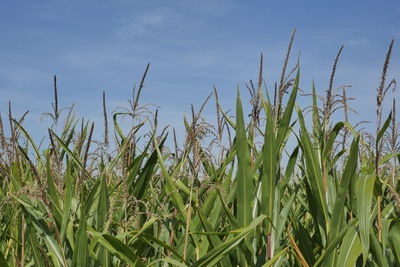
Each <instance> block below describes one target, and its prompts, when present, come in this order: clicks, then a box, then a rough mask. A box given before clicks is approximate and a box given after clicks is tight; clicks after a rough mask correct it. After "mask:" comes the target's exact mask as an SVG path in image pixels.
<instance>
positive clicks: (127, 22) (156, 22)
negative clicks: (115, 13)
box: [117, 8, 177, 39]
mask: <svg viewBox="0 0 400 267" xmlns="http://www.w3.org/2000/svg"><path fill="white" fill-rule="evenodd" d="M176 17H177V13H176V12H175V11H173V10H171V9H168V8H156V9H154V10H151V11H147V12H145V13H143V14H135V15H132V16H130V17H127V18H124V19H123V20H122V25H121V26H120V28H119V29H117V36H118V37H120V38H123V39H125V38H128V37H132V36H137V35H148V34H153V33H154V31H160V30H162V29H165V28H168V27H169V26H170V25H171V23H173V22H174V21H176Z"/></svg>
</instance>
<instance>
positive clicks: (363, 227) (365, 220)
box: [357, 174, 375, 265]
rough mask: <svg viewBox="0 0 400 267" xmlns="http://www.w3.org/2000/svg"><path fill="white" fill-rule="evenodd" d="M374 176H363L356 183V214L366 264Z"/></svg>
mask: <svg viewBox="0 0 400 267" xmlns="http://www.w3.org/2000/svg"><path fill="white" fill-rule="evenodd" d="M374 183H375V175H372V174H367V175H365V174H363V175H361V176H360V177H358V182H357V214H358V225H359V227H360V230H359V231H360V238H361V245H362V251H363V262H364V265H365V263H366V260H367V257H368V251H369V245H370V240H369V236H370V228H371V219H370V216H371V204H372V196H373V193H374Z"/></svg>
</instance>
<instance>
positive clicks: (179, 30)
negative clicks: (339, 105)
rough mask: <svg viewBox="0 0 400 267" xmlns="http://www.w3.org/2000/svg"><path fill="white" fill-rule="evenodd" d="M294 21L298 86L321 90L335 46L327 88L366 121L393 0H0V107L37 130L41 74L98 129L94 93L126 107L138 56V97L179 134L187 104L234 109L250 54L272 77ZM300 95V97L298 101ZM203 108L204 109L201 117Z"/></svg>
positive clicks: (252, 70) (391, 33)
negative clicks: (339, 92) (349, 100)
mask: <svg viewBox="0 0 400 267" xmlns="http://www.w3.org/2000/svg"><path fill="white" fill-rule="evenodd" d="M294 27H297V37H296V40H295V43H294V48H293V57H292V60H291V64H292V65H293V64H294V63H295V61H296V59H297V56H298V55H299V53H300V62H301V73H302V76H301V87H302V89H303V90H305V91H310V85H311V81H312V79H314V80H315V82H316V87H317V89H318V90H319V92H320V93H323V90H325V89H326V88H327V86H328V80H329V75H330V71H331V67H332V62H333V59H334V57H335V55H336V53H337V51H338V49H339V47H340V46H341V45H342V44H344V46H345V48H344V51H343V54H342V58H341V61H340V63H339V66H338V71H337V79H336V81H335V86H336V87H337V86H340V85H344V84H351V85H352V86H353V87H352V88H351V89H350V91H349V93H348V94H349V95H350V96H353V97H356V98H357V100H356V101H355V102H354V103H353V107H354V108H356V109H358V111H359V114H358V115H357V116H356V117H354V120H362V119H367V120H373V119H372V118H373V114H374V105H375V89H376V88H377V86H378V83H379V75H380V71H381V69H382V64H383V60H384V57H385V53H386V50H387V47H388V45H389V42H390V40H391V38H393V37H394V38H395V39H396V41H397V43H395V47H394V51H393V57H392V61H391V68H390V78H396V79H399V78H400V77H399V70H400V64H399V62H400V60H399V59H400V42H399V40H398V39H399V37H400V2H399V1H389V0H388V1H369V0H364V1H289V0H282V1H233V0H232V1H231V0H220V1H213V0H203V1H190V0H187V1H171V0H169V1H162V0H161V1H152V0H149V1H130V0H114V1H99V0H97V1H92V0H85V1H64V0H51V1H50V0H36V1H3V2H2V4H1V8H0V32H1V36H2V38H1V42H0V112H1V114H3V116H4V115H5V112H6V110H7V102H8V100H11V101H12V103H13V108H14V110H15V112H16V113H17V114H22V113H23V111H25V110H29V111H30V115H29V118H30V119H29V120H27V121H26V123H25V125H26V127H27V128H28V129H30V130H31V131H33V133H34V134H36V135H40V134H45V133H46V127H47V125H46V120H45V121H44V122H42V124H40V125H41V127H38V122H39V121H40V115H41V114H42V113H43V112H47V111H49V110H50V103H51V102H52V76H53V75H54V74H56V75H57V76H58V80H59V89H60V93H59V94H60V105H61V106H69V105H71V104H72V103H76V104H77V107H78V109H77V110H78V113H79V115H81V116H85V117H86V118H88V119H91V120H94V121H95V122H98V123H100V124H101V92H102V91H106V93H107V98H108V105H109V110H110V111H111V110H114V109H115V108H116V107H117V106H121V105H126V104H127V100H128V99H129V98H130V97H131V88H132V86H133V84H134V83H138V81H139V79H140V76H141V74H142V72H143V70H144V68H145V66H146V64H147V63H148V62H151V68H150V72H149V75H148V80H147V82H146V88H145V89H144V91H143V98H142V103H151V104H156V105H158V106H159V107H160V114H161V115H160V116H161V117H160V121H161V122H162V123H163V124H164V125H165V124H171V125H174V126H176V127H177V128H178V129H180V132H183V130H182V118H183V113H184V112H189V111H190V103H193V104H194V105H195V106H197V107H198V106H199V105H200V104H201V102H202V100H203V99H204V98H205V97H206V96H207V95H208V94H209V93H210V92H211V90H212V84H215V85H216V86H217V87H218V89H219V91H220V98H221V102H222V104H223V105H224V107H226V108H232V107H233V106H234V103H235V102H234V99H235V96H236V87H237V85H238V84H239V85H240V86H241V88H242V95H243V96H246V93H247V92H246V90H245V88H244V86H243V85H244V82H245V81H248V80H249V79H256V77H257V69H258V61H259V55H260V52H263V53H264V58H265V69H264V75H265V76H264V77H265V80H266V83H267V85H269V86H271V85H272V84H273V82H274V81H277V80H278V79H279V73H280V70H281V67H282V62H283V58H284V56H285V52H286V48H287V44H288V41H289V38H290V33H291V30H292V29H293V28H294ZM302 101H304V103H307V101H308V100H307V99H306V98H300V104H301V103H302ZM213 107H214V105H213V104H212V105H210V108H209V109H207V110H206V112H205V115H206V116H208V117H209V118H211V119H212V118H213V114H214V110H213Z"/></svg>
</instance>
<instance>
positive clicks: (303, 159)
mask: <svg viewBox="0 0 400 267" xmlns="http://www.w3.org/2000/svg"><path fill="white" fill-rule="evenodd" d="M293 40H294V32H293V35H292V38H291V41H290V44H289V49H288V53H287V56H286V57H285V60H284V66H283V70H282V74H281V77H280V82H279V85H276V86H275V90H274V96H273V101H271V97H270V95H269V94H268V92H269V90H267V88H265V86H263V84H264V82H263V73H262V72H263V67H262V64H263V59H262V55H261V61H260V73H259V75H258V77H259V79H258V83H257V87H255V86H254V85H253V82H252V81H250V83H249V84H248V85H247V87H248V89H249V91H250V94H251V104H252V111H251V113H250V117H251V118H250V120H249V122H248V123H247V122H246V121H247V120H246V117H247V116H246V112H245V111H244V109H243V105H242V97H241V96H240V90H238V93H237V100H236V114H235V116H234V117H231V116H230V115H229V114H228V112H226V111H224V109H223V108H222V107H221V105H220V103H219V101H218V90H217V88H214V94H213V95H214V99H215V102H216V109H217V110H216V114H217V125H216V126H215V127H214V126H212V125H211V124H209V123H208V122H206V121H205V120H204V119H203V117H202V111H203V109H204V107H205V105H206V104H207V103H208V102H209V101H211V97H212V95H210V96H209V97H208V98H207V99H206V101H205V102H204V104H203V105H202V106H201V107H200V109H199V110H198V111H195V108H194V107H192V116H191V121H190V120H189V119H188V118H185V120H184V124H185V127H186V138H185V140H183V142H181V143H183V144H184V145H183V147H180V146H179V145H178V142H177V140H176V134H175V130H174V131H173V137H170V136H168V131H169V130H168V129H159V127H158V123H157V111H156V112H151V111H150V112H149V108H148V107H147V106H143V105H141V104H140V101H139V99H140V93H141V91H142V89H143V88H144V82H145V78H146V74H147V72H148V71H149V65H148V66H147V67H146V70H145V72H144V75H143V78H142V79H141V81H140V84H139V86H138V88H137V91H136V90H135V89H134V90H133V97H132V100H130V101H129V103H130V107H129V109H127V110H126V111H124V112H114V113H113V114H112V116H111V117H108V114H107V103H106V95H105V93H103V101H102V106H103V114H104V136H103V137H104V138H103V140H94V138H93V136H94V135H93V133H94V131H99V128H98V127H97V126H96V127H95V125H94V124H93V123H90V122H88V121H85V120H84V119H79V118H78V117H77V115H76V114H75V111H74V107H71V108H69V109H60V108H59V106H58V103H59V102H58V92H57V90H58V88H57V83H56V77H54V97H55V99H54V103H53V104H52V107H53V111H52V112H51V113H47V115H48V116H49V117H50V118H51V119H52V120H53V122H54V123H53V126H52V127H51V128H50V129H49V131H48V137H47V140H48V142H44V143H43V144H42V145H38V143H36V142H35V141H34V140H33V138H32V137H31V136H30V135H29V133H28V132H27V131H26V130H25V128H24V126H23V119H24V118H21V119H17V118H14V117H13V115H12V109H11V105H10V108H9V114H8V121H9V127H8V128H9V129H8V130H9V134H6V132H7V131H5V128H6V122H5V121H4V119H7V118H2V117H0V210H1V213H0V266H212V265H218V266H303V267H304V266H332V267H334V266H400V221H399V208H400V195H399V187H398V185H397V181H398V174H399V167H398V166H399V164H398V161H399V160H400V154H399V150H398V148H399V143H398V141H397V137H398V124H397V122H396V117H395V115H396V114H395V100H393V108H392V109H393V112H392V113H391V114H390V115H388V116H387V115H385V114H383V109H382V103H383V101H384V97H385V95H386V93H387V92H388V91H389V89H390V88H393V86H394V85H395V82H391V83H389V84H388V85H387V84H386V82H385V80H386V77H387V69H388V67H389V59H390V55H391V50H392V47H393V42H392V43H391V44H390V48H389V52H388V53H387V57H386V60H385V63H384V68H383V73H382V79H381V82H380V84H379V87H378V97H377V124H376V133H375V134H374V135H368V134H366V133H365V130H364V129H359V127H356V125H354V127H353V126H352V125H350V123H349V119H348V114H349V111H351V108H350V107H349V102H348V100H351V99H348V98H347V96H346V91H345V88H344V89H343V88H340V89H341V90H342V93H341V94H340V95H335V93H334V87H333V78H334V75H335V71H336V67H337V65H338V61H339V56H340V54H341V51H342V49H343V47H342V48H340V51H339V53H338V55H337V57H336V59H335V61H334V66H333V71H332V75H331V80H330V84H329V87H328V90H327V92H326V97H325V98H324V99H322V101H318V96H317V90H316V89H315V87H314V86H312V88H311V89H312V93H311V94H310V97H311V98H312V106H311V107H310V109H309V110H310V111H311V113H312V114H311V116H310V119H311V120H312V122H311V123H310V125H312V127H310V126H309V124H308V123H306V119H305V117H304V114H303V112H304V110H302V109H301V108H300V107H299V106H298V105H296V99H297V97H298V94H299V90H300V89H299V82H300V77H301V75H300V67H299V66H300V65H299V64H298V63H297V64H296V66H295V67H294V68H293V70H292V71H291V72H290V73H289V74H287V73H286V69H287V66H288V59H289V56H290V51H291V48H292V43H293ZM293 74H295V75H294V76H293ZM285 95H287V97H286V96H285ZM319 102H322V104H321V105H320V104H319ZM338 108H344V112H345V114H346V116H345V119H344V121H343V122H341V121H339V122H333V121H331V119H332V114H333V113H334V112H335V111H336V110H338ZM320 114H322V115H320ZM123 116H129V117H130V118H132V119H133V120H132V127H131V129H130V131H129V132H124V131H123V130H121V127H120V126H119V125H120V122H121V120H120V119H121V117H123ZM306 118H308V117H306ZM382 118H384V122H383V123H381V121H382V120H383V119H382ZM62 119H64V122H63V129H61V130H56V129H57V127H56V125H57V124H59V123H60V120H62ZM108 119H110V121H111V119H112V121H111V122H112V123H113V126H114V127H113V130H111V132H109V131H110V130H109V126H108ZM146 126H148V128H150V129H151V130H150V131H148V132H144V131H143V129H145V127H146ZM357 129H358V130H357ZM388 129H390V131H389V130H388ZM110 134H111V135H112V136H113V141H112V140H110V139H109V135H110ZM341 136H342V138H343V140H339V138H340V137H341ZM290 138H293V139H294V140H295V145H293V146H289V145H287V144H288V140H289V139H290ZM167 139H171V140H173V141H174V143H173V144H174V145H173V147H172V149H170V148H168V147H167V145H166V144H167V143H168V142H167V141H166V140H167ZM350 140H351V143H350V144H349V141H350ZM371 140H373V142H371ZM385 140H386V141H388V142H386V141H385ZM386 143H387V144H388V145H385V144H386ZM386 148H387V149H386ZM172 151H174V152H172Z"/></svg>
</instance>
